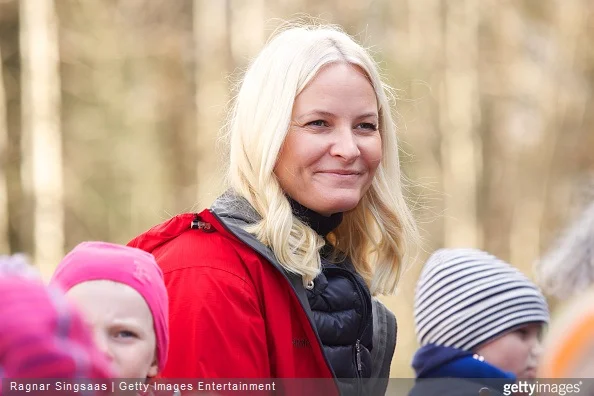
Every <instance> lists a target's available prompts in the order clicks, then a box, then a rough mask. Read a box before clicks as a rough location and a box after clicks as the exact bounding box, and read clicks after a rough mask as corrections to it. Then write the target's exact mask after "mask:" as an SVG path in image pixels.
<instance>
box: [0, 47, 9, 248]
mask: <svg viewBox="0 0 594 396" xmlns="http://www.w3.org/2000/svg"><path fill="white" fill-rule="evenodd" d="M2 62H3V58H2V48H0V254H4V253H6V254H8V253H9V252H10V243H9V237H8V235H9V231H10V230H9V225H8V177H7V174H6V173H7V168H8V161H7V158H8V120H7V119H6V92H5V91H4V78H3V75H4V74H3V67H2Z"/></svg>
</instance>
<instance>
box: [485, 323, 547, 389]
mask: <svg viewBox="0 0 594 396" xmlns="http://www.w3.org/2000/svg"><path fill="white" fill-rule="evenodd" d="M541 336H542V325H541V324H539V323H531V324H527V325H524V326H521V327H518V328H517V329H515V330H513V331H510V332H508V333H506V334H504V335H502V336H501V337H498V338H496V339H495V340H493V341H491V342H489V343H487V344H485V345H481V346H480V347H479V348H477V350H476V353H478V354H479V355H482V356H483V357H484V358H485V361H487V362H488V363H490V364H492V365H494V366H496V367H497V368H499V369H501V370H503V371H507V372H512V373H514V374H515V375H516V377H518V378H519V379H533V378H535V376H536V368H537V363H538V359H539V357H540V354H541V352H542V348H541Z"/></svg>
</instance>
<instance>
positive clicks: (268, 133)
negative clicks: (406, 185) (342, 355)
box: [226, 25, 418, 294]
mask: <svg viewBox="0 0 594 396" xmlns="http://www.w3.org/2000/svg"><path fill="white" fill-rule="evenodd" d="M331 63H349V64H352V65H356V66H359V67H360V68H361V69H362V70H364V71H365V73H366V74H367V77H368V78H369V81H370V83H371V85H372V86H373V88H374V90H375V93H376V97H377V102H378V110H379V130H380V134H381V137H382V152H383V159H382V162H381V164H380V165H379V167H378V169H377V171H376V174H375V177H374V179H373V181H372V184H371V187H370V188H369V190H368V191H367V193H366V194H365V195H364V197H363V198H362V200H361V201H360V202H359V204H358V205H357V207H356V208H354V209H353V210H351V211H349V212H346V213H345V214H344V219H343V221H342V223H341V225H340V226H339V227H338V229H337V230H335V231H334V232H333V233H332V234H331V235H329V236H328V239H329V240H330V241H331V243H333V244H334V246H335V247H336V248H337V250H340V251H342V252H344V253H345V254H347V255H348V256H349V257H350V258H351V259H352V261H353V265H354V266H355V268H356V270H357V272H358V273H359V274H360V275H361V276H362V277H363V278H364V279H365V281H366V282H367V284H368V286H369V287H370V290H371V292H372V293H373V294H390V293H393V292H395V289H396V286H397V283H398V280H399V277H400V274H401V271H402V269H403V266H404V263H405V262H406V258H407V254H408V251H409V249H408V247H407V241H409V240H415V241H416V240H418V231H417V228H416V223H415V221H414V219H413V216H412V213H411V211H410V210H409V208H408V206H407V204H406V201H405V198H404V196H403V193H402V190H403V186H402V179H401V178H402V176H401V171H400V164H399V156H398V142H397V139H396V128H395V125H394V122H393V119H392V114H391V108H390V100H389V98H388V94H389V93H390V88H389V87H388V86H387V85H385V84H384V83H383V82H382V81H381V77H380V74H379V72H378V68H377V65H376V63H375V62H374V61H373V59H372V58H371V56H370V55H369V54H368V53H367V51H366V50H365V49H364V48H363V47H361V46H360V45H359V44H357V43H355V41H353V39H351V38H350V37H349V36H348V35H347V34H346V33H344V32H342V31H341V30H340V29H339V28H337V27H334V26H314V25H305V26H303V25H298V26H295V25H288V27H286V28H284V29H281V30H280V32H279V33H278V34H275V35H273V36H272V38H271V39H270V40H269V41H268V43H267V45H266V46H265V47H264V49H263V50H262V51H261V52H260V54H259V55H258V56H257V57H256V58H255V59H254V60H253V62H252V63H251V65H250V66H249V68H248V70H247V72H246V73H245V75H244V77H243V80H242V82H241V85H240V88H239V91H238V93H237V95H236V97H235V98H234V104H233V106H232V108H231V112H230V114H229V122H228V124H227V127H226V128H227V129H226V133H227V135H228V142H229V145H230V147H229V150H230V151H229V164H228V166H229V169H228V174H227V179H228V180H227V182H228V184H229V186H230V187H231V188H232V189H233V190H234V191H235V193H237V194H239V195H240V196H242V197H243V198H245V199H247V201H248V202H249V203H250V204H251V205H252V206H253V207H254V209H255V210H256V211H257V212H258V213H259V215H260V216H261V217H262V219H261V220H260V221H258V222H257V223H255V224H253V225H250V226H249V227H248V228H247V231H248V232H250V233H252V234H253V235H255V236H256V237H257V238H258V240H259V241H260V242H262V243H263V244H265V245H267V246H269V247H270V248H271V249H272V251H273V252H274V254H275V256H276V258H277V259H278V261H279V262H280V263H281V265H282V266H283V267H284V268H285V269H286V270H288V271H290V272H293V273H296V274H299V275H301V276H302V278H303V282H304V284H307V283H308V282H309V281H312V280H313V279H314V278H315V277H316V276H317V275H318V274H319V273H320V255H319V249H320V248H321V247H322V246H323V245H324V241H323V238H321V237H320V236H318V235H317V234H316V233H315V232H314V231H313V230H312V229H311V228H310V227H308V226H307V225H305V224H304V223H302V222H301V221H300V220H299V219H297V218H296V217H295V216H294V215H293V213H292V211H291V206H290V203H289V201H288V199H287V198H286V196H285V194H284V193H283V190H282V188H281V186H280V184H279V182H278V180H277V178H276V176H275V174H274V166H275V163H276V161H277V157H278V154H279V151H280V149H281V146H282V145H283V142H284V140H285V137H286V135H287V132H288V130H289V125H290V122H291V114H292V109H293V104H294V101H295V97H296V96H297V95H298V94H299V93H300V92H301V91H302V90H303V89H304V88H305V87H306V86H307V84H308V83H309V82H310V81H311V80H312V79H313V78H314V77H315V76H316V74H317V73H318V72H319V71H320V69H321V68H322V67H324V66H326V65H328V64H331Z"/></svg>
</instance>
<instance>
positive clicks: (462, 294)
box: [414, 249, 549, 351]
mask: <svg viewBox="0 0 594 396" xmlns="http://www.w3.org/2000/svg"><path fill="white" fill-rule="evenodd" d="M414 315H415V330H416V335H417V339H418V341H419V343H420V344H421V345H426V344H436V345H442V346H449V347H454V348H459V349H463V350H468V351H471V350H473V349H474V348H476V347H477V346H479V345H481V344H483V343H484V342H486V341H489V340H492V339H494V338H496V337H498V336H499V335H502V334H503V333H505V332H507V331H509V330H512V329H514V328H516V327H518V326H521V325H524V324H527V323H532V322H543V323H548V322H549V309H548V306H547V302H546V300H545V298H544V296H543V295H542V293H541V292H540V290H539V289H538V288H537V287H536V285H535V284H534V283H532V282H531V281H530V280H529V279H528V278H527V277H526V276H525V275H524V274H522V273H521V272H520V271H519V270H517V269H516V268H514V267H512V266H511V265H509V264H508V263H506V262H504V261H502V260H500V259H498V258H497V257H495V256H493V255H491V254H489V253H486V252H484V251H482V250H477V249H440V250H438V251H436V252H435V253H433V255H432V256H431V257H430V258H429V260H428V261H427V263H426V264H425V266H424V268H423V271H422V272H421V276H420V278H419V280H418V282H417V286H416V290H415V311H414Z"/></svg>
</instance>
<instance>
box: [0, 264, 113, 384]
mask: <svg viewBox="0 0 594 396" xmlns="http://www.w3.org/2000/svg"><path fill="white" fill-rule="evenodd" d="M0 318H2V319H1V321H0V378H10V379H24V378H28V379H30V380H31V381H33V382H30V384H40V383H47V382H50V381H39V380H40V379H42V378H43V379H48V378H53V379H58V378H59V379H61V380H76V381H78V380H86V381H87V382H90V383H94V384H96V383H100V382H101V380H107V379H109V378H111V377H112V373H111V371H110V370H109V362H108V360H107V358H106V357H105V356H104V354H103V353H102V352H101V351H99V350H98V349H97V348H96V347H95V345H94V344H93V337H92V333H91V331H90V329H89V328H88V327H87V326H86V325H85V323H84V321H83V319H82V317H81V315H80V314H79V313H78V311H77V310H76V309H75V308H74V307H73V306H72V305H71V304H70V303H69V302H68V301H67V300H66V298H65V297H64V296H63V295H62V293H61V292H60V291H58V290H55V289H52V288H51V287H46V286H45V285H44V284H43V282H42V280H41V278H40V277H39V276H37V275H36V274H35V273H34V271H32V267H31V266H30V265H29V264H28V263H26V261H25V260H24V258H22V257H18V256H13V257H6V256H3V257H2V256H0ZM20 382H21V383H26V382H27V381H20ZM5 386H6V387H8V385H7V384H5ZM5 389H6V388H5ZM6 390H8V389H6ZM52 390H55V389H52V388H50V389H44V392H40V393H46V394H52V392H51V391H52ZM0 394H2V391H1V390H0ZM62 394H64V393H62ZM72 394H74V392H72ZM90 394H93V392H91V393H90Z"/></svg>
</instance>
